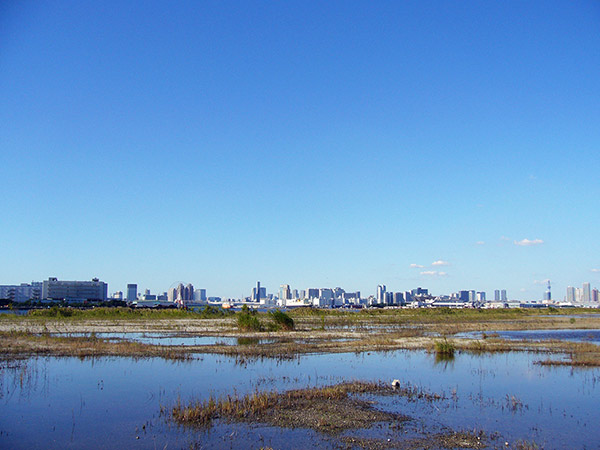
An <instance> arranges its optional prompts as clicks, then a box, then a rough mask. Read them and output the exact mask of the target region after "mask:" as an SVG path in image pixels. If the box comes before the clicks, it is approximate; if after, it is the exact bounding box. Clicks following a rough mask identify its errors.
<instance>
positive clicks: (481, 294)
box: [477, 292, 485, 302]
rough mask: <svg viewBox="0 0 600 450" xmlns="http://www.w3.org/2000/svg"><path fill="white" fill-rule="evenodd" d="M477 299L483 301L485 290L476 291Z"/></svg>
mask: <svg viewBox="0 0 600 450" xmlns="http://www.w3.org/2000/svg"><path fill="white" fill-rule="evenodd" d="M477 301H478V302H485V292H478V293H477Z"/></svg>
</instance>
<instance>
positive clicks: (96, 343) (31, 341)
mask: <svg viewBox="0 0 600 450" xmlns="http://www.w3.org/2000/svg"><path fill="white" fill-rule="evenodd" d="M0 340H1V341H2V354H3V355H4V356H9V355H12V356H19V355H20V356H23V355H53V356H74V357H80V358H85V357H98V356H133V357H159V358H164V359H178V360H182V359H189V358H190V357H191V355H190V354H189V353H188V352H186V351H185V350H184V349H181V348H179V347H169V346H159V345H149V344H142V343H139V342H131V341H120V340H119V341H114V340H109V339H103V338H99V337H97V336H96V334H95V333H91V334H90V335H88V336H56V335H51V334H50V333H42V334H33V333H28V332H23V331H9V332H0Z"/></svg>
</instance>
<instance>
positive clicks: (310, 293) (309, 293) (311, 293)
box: [305, 288, 319, 299]
mask: <svg viewBox="0 0 600 450" xmlns="http://www.w3.org/2000/svg"><path fill="white" fill-rule="evenodd" d="M305 298H308V299H311V298H319V290H318V289H316V288H308V289H307V290H306V297H305Z"/></svg>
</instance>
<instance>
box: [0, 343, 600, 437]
mask: <svg viewBox="0 0 600 450" xmlns="http://www.w3.org/2000/svg"><path fill="white" fill-rule="evenodd" d="M249 345H253V343H252V344H249ZM544 357H545V356H544ZM541 358H542V356H541V355H536V354H531V353H505V354H485V355H481V356H477V355H472V354H466V353H460V354H457V355H456V356H455V357H454V359H448V358H436V357H435V356H434V355H432V354H429V353H426V352H420V351H419V352H409V351H396V352H387V353H376V352H370V353H361V354H333V355H302V356H299V357H298V358H296V359H295V360H293V361H281V360H280V361H273V360H268V359H263V360H252V361H250V360H248V361H245V362H244V364H243V365H240V364H236V359H235V358H230V357H226V356H221V355H202V356H201V357H200V358H199V359H197V360H193V361H189V362H179V361H165V360H161V359H141V360H133V359H130V358H99V359H95V360H83V361H81V360H79V359H76V358H32V359H27V360H22V361H2V363H1V364H0V418H1V419H0V447H1V448H64V447H68V446H72V447H77V448H98V447H105V448H148V447H152V448H154V447H156V448H164V447H165V446H167V447H168V448H173V447H174V448H182V447H185V448H188V447H190V445H194V444H195V443H197V442H201V445H202V446H203V448H222V447H224V446H225V447H231V448H248V447H251V448H260V447H261V446H264V447H273V448H307V447H309V446H311V447H312V446H315V445H316V446H318V447H321V448H335V447H336V446H338V444H339V442H337V441H335V440H334V439H333V440H332V439H330V438H326V437H323V436H321V435H318V434H316V433H314V432H308V431H306V430H283V431H282V430H279V429H276V428H271V427H252V426H247V425H240V424H217V425H216V426H215V427H214V428H212V429H211V431H207V432H200V431H195V430H189V429H187V430H186V429H181V428H178V427H176V426H173V425H171V424H169V423H168V422H166V421H165V418H164V415H163V417H161V411H163V412H164V411H168V407H169V406H170V405H173V404H174V403H175V402H176V401H177V399H178V398H180V399H182V400H183V401H187V400H189V399H191V398H200V399H205V398H208V396H209V395H213V396H215V397H219V396H221V395H227V394H230V393H232V392H233V391H235V392H238V393H240V394H244V393H247V392H251V391H254V390H255V389H259V390H273V389H278V390H287V389H293V388H302V387H306V386H320V385H328V384H335V383H338V382H341V381H345V380H379V379H380V380H387V381H389V382H391V380H393V379H399V380H401V382H402V383H408V384H410V385H411V386H413V387H414V388H415V389H416V392H418V391H422V392H426V393H430V394H433V393H435V394H438V395H439V398H438V399H436V400H435V401H433V402H429V401H422V399H419V398H412V399H408V398H404V397H402V398H399V397H390V398H387V397H383V398H374V400H376V401H377V402H378V403H377V404H378V407H381V408H382V409H385V410H390V411H395V412H401V413H402V414H406V415H409V416H411V417H413V418H414V422H411V423H412V424H414V426H415V427H421V428H423V429H429V427H430V428H431V429H441V428H443V427H451V428H453V429H470V430H472V429H478V430H479V429H482V430H485V431H486V433H488V435H489V434H491V433H493V432H499V433H500V434H501V435H502V437H503V439H505V440H507V441H509V442H510V443H511V444H512V443H513V442H514V441H516V440H517V439H527V440H535V441H536V442H537V443H538V444H539V445H540V446H545V447H546V448H583V447H584V446H587V448H593V447H594V446H595V445H596V444H597V443H598V442H600V430H598V428H597V427H595V415H596V413H597V399H598V398H599V397H600V385H599V384H598V380H599V379H600V371H599V370H598V369H587V370H572V369H570V368H566V367H554V368H546V367H541V366H538V365H535V364H534V362H535V361H536V360H538V359H541ZM98 424H102V426H98ZM411 426H413V425H411ZM382 430H383V431H382ZM407 430H408V431H409V432H413V431H414V430H413V431H411V429H409V428H407ZM357 433H359V432H357ZM360 433H363V432H362V431H361V432H360ZM364 433H365V435H369V433H375V434H377V433H379V434H377V436H382V435H384V436H387V435H388V434H390V433H392V431H390V430H388V429H387V428H386V427H384V428H382V429H381V430H379V431H373V432H367V431H364ZM409 434H410V433H409ZM390 436H391V437H393V436H392V435H391V434H390ZM336 442H337V443H336ZM491 445H492V446H493V445H496V444H494V443H491Z"/></svg>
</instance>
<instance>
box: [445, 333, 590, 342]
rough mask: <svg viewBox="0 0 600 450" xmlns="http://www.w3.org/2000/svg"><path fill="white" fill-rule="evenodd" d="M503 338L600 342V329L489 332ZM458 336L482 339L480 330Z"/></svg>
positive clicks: (458, 336) (457, 335)
mask: <svg viewBox="0 0 600 450" xmlns="http://www.w3.org/2000/svg"><path fill="white" fill-rule="evenodd" d="M487 334H488V336H489V335H493V336H494V337H499V338H501V339H517V340H528V341H544V340H550V339H558V340H561V341H572V342H591V343H594V344H600V330H522V331H494V332H490V333H487ZM455 337H457V338H470V339H481V338H482V337H483V334H482V333H481V332H480V331H473V332H469V333H458V334H456V335H455Z"/></svg>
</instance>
